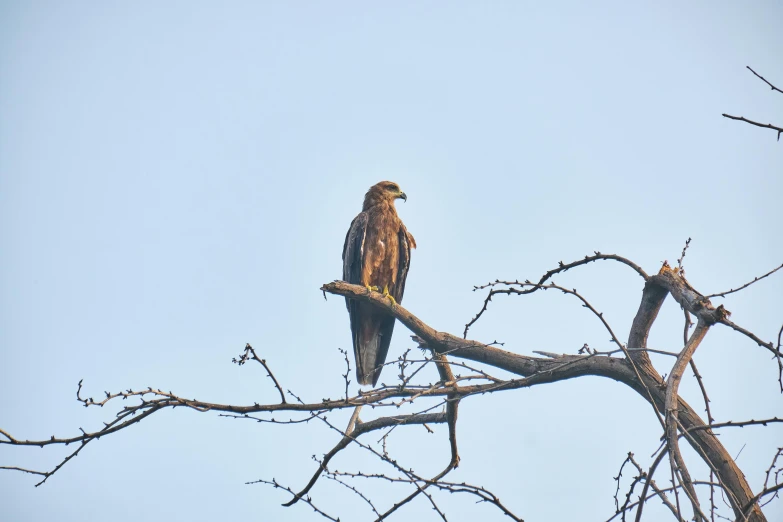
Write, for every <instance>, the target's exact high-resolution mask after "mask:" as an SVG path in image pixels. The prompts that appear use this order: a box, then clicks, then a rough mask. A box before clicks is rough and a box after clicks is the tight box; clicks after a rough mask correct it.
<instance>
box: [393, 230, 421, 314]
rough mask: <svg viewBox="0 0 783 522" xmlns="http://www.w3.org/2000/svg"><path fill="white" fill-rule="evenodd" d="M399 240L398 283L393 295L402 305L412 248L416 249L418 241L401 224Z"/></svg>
mask: <svg viewBox="0 0 783 522" xmlns="http://www.w3.org/2000/svg"><path fill="white" fill-rule="evenodd" d="M398 238H399V241H398V243H399V248H400V252H399V256H400V262H399V263H398V264H397V281H396V283H395V285H394V289H393V290H392V292H391V294H392V297H394V300H395V301H397V302H398V303H402V296H403V294H404V293H405V280H406V279H407V278H408V269H409V268H410V266H411V248H416V241H415V240H414V239H413V236H412V235H410V234H409V233H408V230H407V229H406V228H405V225H403V224H402V223H400V232H399V235H398Z"/></svg>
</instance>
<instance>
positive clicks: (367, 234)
mask: <svg viewBox="0 0 783 522" xmlns="http://www.w3.org/2000/svg"><path fill="white" fill-rule="evenodd" d="M398 198H400V199H402V200H403V201H408V197H407V196H406V195H405V192H403V191H401V190H400V187H399V185H397V184H396V183H393V182H391V181H381V182H380V183H377V184H375V185H373V186H372V187H370V190H368V191H367V194H365V196H364V205H362V211H361V213H359V215H358V216H356V217H355V218H354V220H353V221H352V222H351V228H350V229H349V230H348V233H347V234H346V235H345V245H344V246H343V280H344V281H345V282H347V283H351V284H355V285H362V286H364V287H366V288H367V289H368V290H371V291H377V292H381V291H382V292H383V295H384V296H386V297H388V298H389V299H391V300H392V302H393V303H401V302H402V295H403V293H404V292H405V279H406V278H407V277H408V267H409V266H410V261H411V248H416V241H415V240H414V239H413V236H412V235H411V234H410V233H409V232H408V229H406V228H405V225H403V224H402V221H401V220H400V217H399V216H398V215H397V210H395V208H394V201H395V200H396V199H398ZM345 305H346V306H347V307H348V315H349V316H350V318H351V334H352V337H353V353H354V356H355V358H356V378H357V379H358V380H359V384H372V385H373V386H375V385H376V383H377V382H378V378H379V377H380V376H381V370H382V369H383V363H384V362H385V361H386V354H387V353H388V351H389V343H391V338H392V332H393V331H394V317H393V316H391V315H389V314H387V313H385V312H383V311H382V310H379V309H378V308H376V307H375V306H373V305H371V304H370V303H362V302H359V301H355V300H353V299H348V298H346V299H345Z"/></svg>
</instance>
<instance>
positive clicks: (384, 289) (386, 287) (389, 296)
mask: <svg viewBox="0 0 783 522" xmlns="http://www.w3.org/2000/svg"><path fill="white" fill-rule="evenodd" d="M383 297H388V298H389V299H391V302H392V304H397V301H395V299H394V297H393V296H392V295H391V294H390V293H389V285H386V286H384V287H383Z"/></svg>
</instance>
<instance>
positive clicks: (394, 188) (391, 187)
mask: <svg viewBox="0 0 783 522" xmlns="http://www.w3.org/2000/svg"><path fill="white" fill-rule="evenodd" d="M386 188H387V189H388V190H393V191H394V192H399V191H400V187H398V186H397V185H389V186H388V187H386Z"/></svg>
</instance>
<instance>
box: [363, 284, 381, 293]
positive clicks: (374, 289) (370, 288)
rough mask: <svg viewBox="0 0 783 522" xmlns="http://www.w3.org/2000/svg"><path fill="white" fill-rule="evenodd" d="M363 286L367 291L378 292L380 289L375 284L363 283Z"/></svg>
mask: <svg viewBox="0 0 783 522" xmlns="http://www.w3.org/2000/svg"><path fill="white" fill-rule="evenodd" d="M364 288H366V289H367V291H368V292H380V291H381V289H380V288H378V287H377V286H370V285H364Z"/></svg>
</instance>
